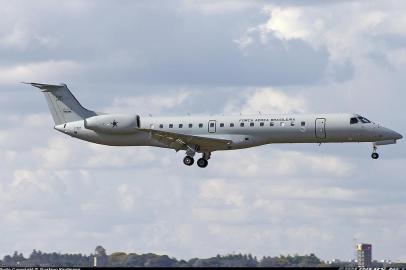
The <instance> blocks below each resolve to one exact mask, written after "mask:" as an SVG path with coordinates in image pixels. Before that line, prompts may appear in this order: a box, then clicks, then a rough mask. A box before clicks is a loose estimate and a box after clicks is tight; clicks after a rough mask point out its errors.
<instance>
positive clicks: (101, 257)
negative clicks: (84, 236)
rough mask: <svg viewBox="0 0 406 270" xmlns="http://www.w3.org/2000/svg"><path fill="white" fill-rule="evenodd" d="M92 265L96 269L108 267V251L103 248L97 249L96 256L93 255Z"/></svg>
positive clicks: (98, 247)
mask: <svg viewBox="0 0 406 270" xmlns="http://www.w3.org/2000/svg"><path fill="white" fill-rule="evenodd" d="M92 265H93V266H94V267H103V266H107V254H106V250H105V249H104V248H103V247H102V246H97V247H96V249H95V254H94V255H93V262H92Z"/></svg>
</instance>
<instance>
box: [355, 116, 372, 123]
mask: <svg viewBox="0 0 406 270" xmlns="http://www.w3.org/2000/svg"><path fill="white" fill-rule="evenodd" d="M358 119H359V120H360V121H361V122H362V123H364V124H368V123H371V121H369V120H368V119H366V118H365V117H362V116H360V117H358Z"/></svg>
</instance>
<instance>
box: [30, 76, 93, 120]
mask: <svg viewBox="0 0 406 270" xmlns="http://www.w3.org/2000/svg"><path fill="white" fill-rule="evenodd" d="M26 84H31V85H32V86H34V87H37V88H39V89H41V90H42V92H43V93H44V95H45V98H46V100H47V103H48V107H49V110H50V111H51V114H52V117H53V119H54V122H55V125H60V124H64V123H68V122H72V121H77V120H82V119H85V118H87V117H91V116H95V115H97V113H96V112H93V111H89V110H87V109H85V108H83V106H82V105H80V103H79V101H78V100H77V99H76V98H75V97H74V96H73V95H72V93H71V92H70V91H69V89H68V87H67V86H66V84H61V85H52V84H41V83H26Z"/></svg>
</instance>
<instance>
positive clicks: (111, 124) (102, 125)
mask: <svg viewBox="0 0 406 270" xmlns="http://www.w3.org/2000/svg"><path fill="white" fill-rule="evenodd" d="M139 127H140V117H139V115H135V116H133V115H126V114H105V115H97V116H92V117H89V118H86V119H85V128H87V129H91V130H94V131H96V132H100V133H111V134H120V133H121V134H128V133H134V132H136V131H137V129H138V128H139Z"/></svg>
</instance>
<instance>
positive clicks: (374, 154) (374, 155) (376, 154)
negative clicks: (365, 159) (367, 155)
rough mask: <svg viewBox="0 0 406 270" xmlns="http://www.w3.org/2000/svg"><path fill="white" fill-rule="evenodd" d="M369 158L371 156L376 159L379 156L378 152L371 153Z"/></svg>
mask: <svg viewBox="0 0 406 270" xmlns="http://www.w3.org/2000/svg"><path fill="white" fill-rule="evenodd" d="M371 158H372V159H378V158H379V154H378V153H372V155H371Z"/></svg>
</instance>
